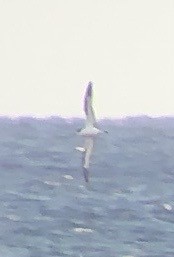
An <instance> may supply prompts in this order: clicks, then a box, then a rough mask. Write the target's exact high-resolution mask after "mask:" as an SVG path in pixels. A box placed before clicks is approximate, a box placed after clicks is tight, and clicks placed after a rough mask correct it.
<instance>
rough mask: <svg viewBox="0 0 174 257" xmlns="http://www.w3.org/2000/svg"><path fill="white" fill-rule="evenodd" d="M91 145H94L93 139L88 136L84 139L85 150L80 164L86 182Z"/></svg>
mask: <svg viewBox="0 0 174 257" xmlns="http://www.w3.org/2000/svg"><path fill="white" fill-rule="evenodd" d="M93 146H94V140H93V138H92V137H88V138H86V139H85V146H84V149H85V152H84V153H83V157H82V166H83V173H84V177H85V181H86V182H88V180H89V171H88V169H89V164H90V157H91V154H92V150H93Z"/></svg>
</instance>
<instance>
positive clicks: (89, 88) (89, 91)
mask: <svg viewBox="0 0 174 257" xmlns="http://www.w3.org/2000/svg"><path fill="white" fill-rule="evenodd" d="M86 96H92V82H91V81H90V82H89V83H88V87H87V90H86Z"/></svg>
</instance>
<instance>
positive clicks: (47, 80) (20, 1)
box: [0, 0, 174, 117]
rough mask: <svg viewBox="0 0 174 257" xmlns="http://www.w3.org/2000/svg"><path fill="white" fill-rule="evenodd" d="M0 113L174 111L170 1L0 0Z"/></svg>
mask: <svg viewBox="0 0 174 257" xmlns="http://www.w3.org/2000/svg"><path fill="white" fill-rule="evenodd" d="M0 71H1V72H0V90H1V91H0V92H1V100H0V114H1V115H25V114H27V115H31V114H33V115H35V116H37V115H38V116H45V115H55V114H60V115H63V116H82V115H83V110H82V97H83V94H84V89H85V86H86V84H87V83H88V81H90V80H91V81H93V82H94V106H95V109H96V114H97V116H98V117H103V116H105V117H106V116H107V117H117V116H122V115H136V114H149V115H164V114H168V115H173V114H174V1H173V0H0Z"/></svg>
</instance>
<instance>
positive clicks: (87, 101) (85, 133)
mask: <svg viewBox="0 0 174 257" xmlns="http://www.w3.org/2000/svg"><path fill="white" fill-rule="evenodd" d="M92 98H93V85H92V82H89V83H88V86H87V88H86V92H85V96H84V107H83V110H84V112H85V115H86V122H85V128H81V129H78V130H77V134H78V135H80V136H82V137H84V139H85V142H84V147H76V150H78V151H80V152H82V167H83V174H84V178H85V181H86V182H89V164H90V157H91V154H92V151H93V146H94V139H95V138H96V136H97V135H98V134H101V133H108V132H107V131H102V130H100V129H99V128H98V125H97V122H96V117H95V112H94V109H93V105H92V100H93V99H92Z"/></svg>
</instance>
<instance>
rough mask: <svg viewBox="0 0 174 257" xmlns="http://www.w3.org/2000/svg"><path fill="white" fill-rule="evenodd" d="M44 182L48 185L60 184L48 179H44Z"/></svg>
mask: <svg viewBox="0 0 174 257" xmlns="http://www.w3.org/2000/svg"><path fill="white" fill-rule="evenodd" d="M44 184H46V185H49V186H60V185H61V184H60V183H59V182H56V181H49V180H46V181H44Z"/></svg>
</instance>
